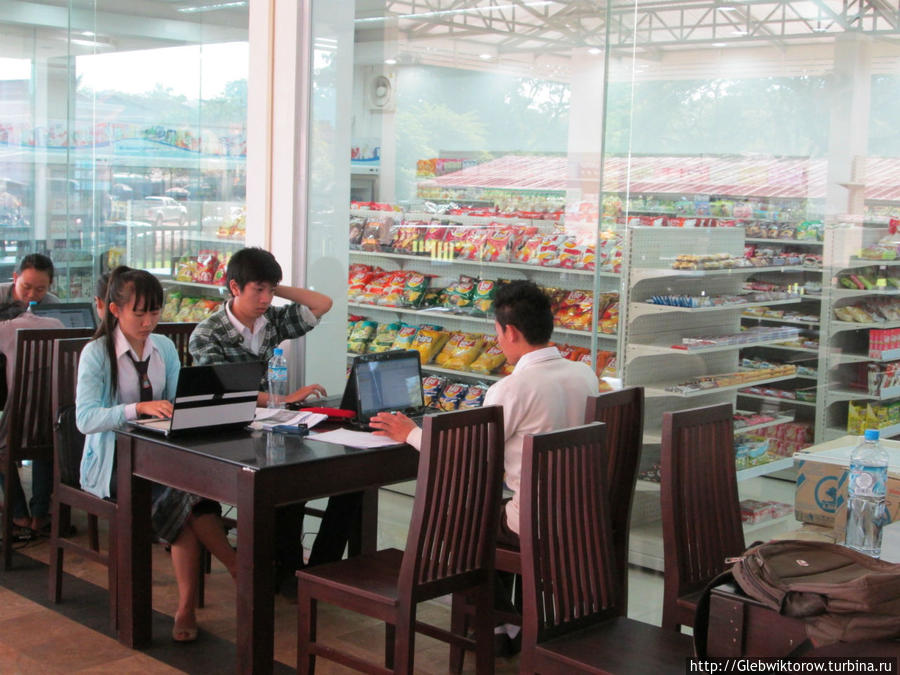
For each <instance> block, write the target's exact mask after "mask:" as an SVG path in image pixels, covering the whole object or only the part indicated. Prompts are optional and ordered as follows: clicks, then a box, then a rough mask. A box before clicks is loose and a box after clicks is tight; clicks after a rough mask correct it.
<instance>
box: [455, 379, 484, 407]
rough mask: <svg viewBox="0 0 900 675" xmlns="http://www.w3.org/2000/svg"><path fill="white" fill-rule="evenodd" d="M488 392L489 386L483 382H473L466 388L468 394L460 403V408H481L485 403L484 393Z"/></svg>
mask: <svg viewBox="0 0 900 675" xmlns="http://www.w3.org/2000/svg"><path fill="white" fill-rule="evenodd" d="M485 393H487V387H485V386H484V385H481V384H473V385H471V386H470V387H469V388H468V389H467V390H466V395H465V396H464V397H463V400H462V401H460V403H459V409H460V410H470V409H472V408H480V407H481V406H482V405H484V395H485Z"/></svg>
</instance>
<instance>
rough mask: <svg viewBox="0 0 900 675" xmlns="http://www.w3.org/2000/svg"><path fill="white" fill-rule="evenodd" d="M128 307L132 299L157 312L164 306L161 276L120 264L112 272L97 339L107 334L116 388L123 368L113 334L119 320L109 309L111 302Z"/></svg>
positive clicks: (136, 304)
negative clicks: (117, 358) (118, 358)
mask: <svg viewBox="0 0 900 675" xmlns="http://www.w3.org/2000/svg"><path fill="white" fill-rule="evenodd" d="M112 302H114V303H116V305H117V306H118V307H125V306H126V305H127V304H128V303H129V302H130V303H132V305H131V306H132V307H133V308H135V309H142V310H143V311H145V312H155V311H156V310H158V309H162V306H163V288H162V284H160V283H159V279H157V278H156V277H155V276H153V275H152V274H150V272H146V271H144V270H135V269H131V268H130V267H125V265H120V266H119V267H117V268H116V269H114V270H113V271H112V273H111V274H110V275H109V286H108V288H107V291H106V303H107V308H106V312H105V313H104V314H103V320H102V321H101V322H100V327H99V328H97V332H96V333H95V334H94V339H95V340H96V339H98V338H101V337H105V338H106V355H107V356H108V357H109V371H110V375H111V376H112V390H113V391H117V390H118V386H119V368H118V364H117V363H116V341H115V339H114V338H113V331H115V329H116V326H117V325H118V323H119V320H118V319H117V318H116V317H115V315H113V313H112V312H111V311H109V303H112Z"/></svg>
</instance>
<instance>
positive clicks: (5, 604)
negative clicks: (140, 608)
mask: <svg viewBox="0 0 900 675" xmlns="http://www.w3.org/2000/svg"><path fill="white" fill-rule="evenodd" d="M411 504H412V500H411V498H410V497H408V496H405V495H398V494H395V493H391V492H387V491H382V497H381V509H380V518H379V531H378V535H379V545H380V546H399V547H403V545H404V543H405V538H406V530H407V527H408V523H409V517H410V511H411ZM76 523H77V521H76ZM306 525H307V526H312V527H315V526H317V521H315V520H313V519H310V520H309V521H308V522H307V523H306ZM80 531H82V532H83V531H84V527H81V529H80ZM313 536H314V535H313V534H312V533H310V534H308V535H305V536H304V543H305V544H306V545H307V546H309V544H310V543H311V539H312V537H313ZM21 553H24V554H26V555H28V556H31V557H32V558H34V559H36V560H40V561H42V562H46V561H47V557H48V547H47V544H46V540H38V541H37V542H35V543H32V544H29V545H28V546H27V547H25V548H24V549H22V550H21ZM153 556H154V557H153V580H154V585H153V607H154V609H155V610H156V611H158V612H162V613H165V614H168V615H170V616H171V615H172V614H173V612H174V609H175V604H176V602H175V597H176V596H175V584H174V579H173V577H172V570H171V565H170V563H169V561H168V559H167V554H166V553H165V551H164V550H163V549H162V547H158V546H155V547H153ZM65 570H66V572H67V573H68V574H71V575H73V576H76V577H79V578H81V579H84V580H86V581H88V582H90V583H93V584H96V585H97V586H100V587H103V588H105V586H106V571H105V569H104V568H102V567H100V566H99V565H96V564H94V563H92V562H90V561H85V560H83V559H78V558H77V557H75V556H72V555H69V556H68V557H67V558H66V565H65ZM7 575H11V576H7V577H6V578H7V579H8V581H7V582H6V586H7V587H6V588H3V587H0V673H3V674H4V675H6V674H8V673H59V672H118V673H127V672H135V673H136V672H140V673H167V672H196V673H206V672H210V671H209V670H207V669H205V668H204V650H203V648H202V645H203V640H204V635H203V634H202V633H201V637H200V640H199V641H198V643H196V644H194V645H190V646H187V647H181V646H179V647H178V649H189V650H191V653H193V654H196V655H197V658H196V665H194V663H193V661H192V660H191V661H190V664H191V665H190V666H189V667H182V669H181V670H178V669H173V668H172V667H170V666H169V665H167V664H166V663H165V662H163V661H162V660H158V659H156V658H153V657H151V656H149V655H148V654H145V653H143V652H140V651H133V650H130V649H128V648H126V647H123V646H122V645H120V644H119V643H118V642H117V641H116V640H115V638H114V636H112V634H111V633H109V632H107V633H102V632H98V631H96V630H92V629H90V628H87V627H85V626H83V625H81V624H79V623H78V621H77V620H72V619H69V618H66V617H65V616H63V615H62V614H60V613H57V612H56V611H54V610H53V609H48V608H45V607H43V606H41V605H40V604H37V603H36V602H32V601H30V600H28V599H26V598H24V597H22V596H21V595H19V594H17V593H16V592H15V591H14V586H15V583H14V579H15V576H14V575H15V572H10V573H7ZM629 583H630V587H629V594H630V599H629V616H631V617H632V618H635V619H639V620H641V621H645V622H648V623H653V624H656V625H659V622H660V617H661V613H662V576H661V575H660V574H656V573H653V572H647V571H644V570H640V569H637V568H632V569H631V570H630V574H629ZM233 594H234V585H233V583H232V581H231V579H230V577H229V576H228V574H227V573H226V572H225V571H224V568H222V567H221V566H220V565H217V564H215V563H214V566H213V572H212V574H211V575H210V576H209V577H208V581H207V606H206V608H204V609H202V610H200V611H199V616H198V618H199V622H200V627H201V629H202V630H203V631H207V632H208V633H210V634H212V635H214V636H218V637H219V638H221V639H224V640H227V641H230V642H234V640H235V616H234V595H233ZM275 613H276V616H275V625H276V636H275V658H276V659H277V660H278V661H281V662H282V663H284V664H288V665H290V666H293V665H294V663H295V658H296V607H295V606H294V605H291V604H289V603H288V602H287V601H286V600H285V599H283V598H281V597H278V598H277V599H276V604H275ZM420 615H421V616H422V617H423V618H424V619H425V620H426V621H433V622H434V623H439V624H443V625H447V624H448V623H449V606H448V605H447V603H446V602H442V601H440V600H438V601H433V602H429V603H423V605H422V606H421V607H420ZM75 616H76V617H77V614H76V615H75ZM319 635H320V638H321V639H323V640H325V639H328V640H334V641H337V642H340V643H342V644H343V645H344V646H348V645H351V646H352V649H353V651H354V652H355V653H356V654H357V655H359V656H364V657H366V658H369V659H373V660H379V659H380V658H381V654H382V653H383V651H382V650H383V635H384V633H383V628H382V625H381V624H379V623H378V622H376V621H374V620H372V619H369V618H366V617H360V616H358V615H355V614H351V613H347V612H344V611H342V610H338V609H335V608H330V607H326V606H323V607H321V608H320V612H319ZM167 640H169V638H168V636H167V635H160V634H159V633H158V632H157V633H156V634H155V637H154V644H157V643H161V642H163V641H167ZM206 640H207V642H208V643H211V642H213V641H214V640H213V639H212V638H210V637H207V638H206ZM219 644H221V643H219ZM416 646H417V649H416V671H417V672H421V673H446V672H447V654H448V649H447V646H446V645H444V644H443V643H440V642H437V641H435V640H432V639H430V638H427V637H424V636H417V639H416ZM466 666H467V667H466V669H465V672H474V664H473V659H472V658H471V657H470V658H468V659H467V660H466ZM517 671H518V660H517V659H515V658H513V659H498V661H497V672H498V673H514V672H517ZM317 672H320V673H323V674H328V673H338V672H346V671H345V670H344V669H343V668H340V667H338V666H336V665H334V664H331V663H328V662H326V661H323V660H321V659H320V660H319V662H318V664H317Z"/></svg>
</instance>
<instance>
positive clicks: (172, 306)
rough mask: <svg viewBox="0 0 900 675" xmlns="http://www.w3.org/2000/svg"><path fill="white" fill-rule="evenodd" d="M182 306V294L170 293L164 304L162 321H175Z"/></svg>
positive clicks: (177, 292) (161, 313) (161, 314)
mask: <svg viewBox="0 0 900 675" xmlns="http://www.w3.org/2000/svg"><path fill="white" fill-rule="evenodd" d="M180 305H181V293H180V292H179V291H172V292H170V293H169V295H168V296H167V297H166V301H165V303H164V304H163V308H162V312H160V316H159V318H160V321H175V317H176V316H177V315H178V308H179V306H180Z"/></svg>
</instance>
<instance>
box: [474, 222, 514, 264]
mask: <svg viewBox="0 0 900 675" xmlns="http://www.w3.org/2000/svg"><path fill="white" fill-rule="evenodd" d="M511 240H512V231H511V230H509V229H504V230H495V231H493V232H491V234H490V235H489V236H488V238H487V239H486V240H485V242H484V246H483V248H482V250H481V259H482V260H484V261H485V262H500V261H503V262H505V261H507V260H509V243H510V241H511Z"/></svg>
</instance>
